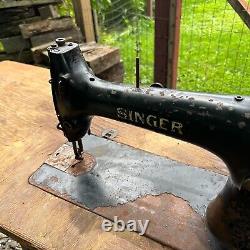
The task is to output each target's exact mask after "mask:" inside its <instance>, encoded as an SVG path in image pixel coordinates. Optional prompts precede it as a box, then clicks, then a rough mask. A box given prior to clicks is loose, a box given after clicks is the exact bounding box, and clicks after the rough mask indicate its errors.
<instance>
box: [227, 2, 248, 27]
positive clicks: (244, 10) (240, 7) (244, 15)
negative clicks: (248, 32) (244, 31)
mask: <svg viewBox="0 0 250 250" xmlns="http://www.w3.org/2000/svg"><path fill="white" fill-rule="evenodd" d="M228 2H229V4H230V5H231V6H232V7H233V9H234V10H235V11H236V12H237V14H238V15H239V16H240V18H241V19H242V21H243V22H244V23H245V24H246V25H247V27H248V28H249V29H250V3H248V2H247V1H245V0H228Z"/></svg>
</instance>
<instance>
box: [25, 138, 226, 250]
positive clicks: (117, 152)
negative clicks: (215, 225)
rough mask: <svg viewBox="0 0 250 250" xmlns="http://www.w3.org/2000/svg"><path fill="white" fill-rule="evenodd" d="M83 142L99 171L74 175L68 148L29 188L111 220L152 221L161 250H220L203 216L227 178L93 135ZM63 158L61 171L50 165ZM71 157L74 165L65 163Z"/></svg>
mask: <svg viewBox="0 0 250 250" xmlns="http://www.w3.org/2000/svg"><path fill="white" fill-rule="evenodd" d="M84 139H85V141H84V145H85V150H86V151H88V154H89V155H93V156H94V157H95V160H96V165H95V166H94V165H91V164H89V166H92V167H93V166H94V167H93V168H92V169H91V170H90V168H89V171H85V172H84V171H83V172H81V173H80V174H78V175H74V174H72V173H71V174H70V172H69V171H68V169H72V167H70V168H68V166H69V165H70V164H71V163H70V164H69V162H71V161H72V159H73V158H74V153H73V149H72V147H71V146H70V144H69V145H68V144H66V145H63V146H62V147H61V148H60V149H59V150H57V151H56V152H55V153H54V154H53V155H52V156H51V157H50V160H47V161H46V163H45V164H43V165H42V166H41V167H40V168H39V169H38V170H37V171H36V172H35V173H34V174H33V175H32V176H31V177H30V183H31V184H33V185H35V186H38V187H39V188H41V189H43V190H45V191H47V192H50V193H53V194H54V195H56V196H59V197H61V198H63V199H65V200H68V201H70V202H72V203H75V204H77V205H79V206H82V207H84V208H87V209H89V210H91V211H94V212H95V213H97V214H99V215H101V216H103V217H105V218H109V219H111V220H113V218H114V216H118V217H119V218H122V219H123V220H124V221H125V222H127V221H128V220H130V219H136V220H139V219H140V220H145V219H149V220H150V225H149V228H148V231H147V232H146V235H147V236H148V237H150V238H152V239H154V240H157V241H158V242H161V243H162V244H165V245H169V246H174V247H176V248H177V249H199V250H201V249H217V244H215V241H214V239H213V238H212V236H211V235H210V234H209V232H208V230H207V228H206V225H205V223H204V218H203V215H204V213H205V209H206V207H207V205H208V203H209V202H210V200H211V199H213V198H214V197H215V196H216V194H217V193H218V192H219V191H220V190H221V189H222V188H223V186H224V184H225V182H226V179H227V177H225V176H223V175H219V174H216V173H214V172H210V171H206V170H203V169H199V168H194V167H191V166H187V165H184V164H181V163H179V162H176V161H172V160H169V159H166V158H164V157H160V156H157V155H154V154H151V153H148V152H145V151H142V150H138V149H134V148H131V147H129V146H126V145H122V144H119V143H116V142H113V141H110V140H106V139H103V138H99V137H96V136H93V135H90V136H85V138H84ZM58 153H59V154H58ZM59 155H61V156H60V157H59V158H58V160H59V162H61V165H60V164H59V163H57V166H58V165H59V169H58V168H57V167H55V165H54V166H50V165H48V164H54V163H55V161H56V158H57V157H58V156H59ZM67 155H71V157H69V158H71V161H65V160H63V157H67ZM51 159H53V160H51ZM90 159H92V158H90ZM90 162H92V160H90ZM86 163H87V164H88V162H86ZM82 164H83V165H84V163H82ZM83 168H84V167H83ZM63 169H64V170H63ZM177 197H179V198H177ZM177 235H179V237H180V238H181V239H180V240H178V241H176V237H177Z"/></svg>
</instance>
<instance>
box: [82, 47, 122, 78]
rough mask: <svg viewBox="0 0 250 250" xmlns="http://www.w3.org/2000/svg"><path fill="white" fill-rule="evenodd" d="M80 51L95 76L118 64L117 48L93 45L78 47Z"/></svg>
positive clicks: (118, 54)
mask: <svg viewBox="0 0 250 250" xmlns="http://www.w3.org/2000/svg"><path fill="white" fill-rule="evenodd" d="M80 49H81V51H82V52H83V54H84V57H85V59H86V61H87V62H88V63H89V66H90V67H91V68H92V70H93V71H94V72H95V74H99V73H101V72H103V71H105V70H107V69H109V68H111V67H112V66H114V65H115V64H117V63H119V62H120V51H119V49H118V48H113V47H110V46H105V45H99V44H95V43H93V44H83V45H80Z"/></svg>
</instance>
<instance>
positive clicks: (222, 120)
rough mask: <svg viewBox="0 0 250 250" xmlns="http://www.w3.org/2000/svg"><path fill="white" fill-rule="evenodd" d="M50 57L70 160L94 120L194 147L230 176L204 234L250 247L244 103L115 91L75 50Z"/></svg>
mask: <svg viewBox="0 0 250 250" xmlns="http://www.w3.org/2000/svg"><path fill="white" fill-rule="evenodd" d="M48 52H49V58H50V65H51V78H52V79H51V87H52V93H53V100H54V105H55V110H56V114H57V116H58V119H59V125H58V128H59V129H61V130H62V131H63V132H64V135H65V136H66V137H67V139H68V140H69V141H70V142H73V146H74V151H75V155H76V158H78V159H79V158H81V152H82V150H83V149H82V145H81V138H82V137H83V136H84V135H85V134H86V133H87V132H88V131H89V129H90V124H91V119H92V116H95V115H97V116H104V117H108V118H111V119H115V120H118V121H121V122H125V123H129V124H132V125H135V126H138V127H142V128H145V129H149V130H152V131H155V132H158V133H161V134H164V135H168V136H171V137H174V138H177V139H181V140H184V141H187V142H190V143H192V144H196V145H199V146H201V147H203V148H205V149H207V150H209V151H211V152H213V153H214V154H216V155H217V156H219V157H220V158H221V159H222V160H223V161H224V162H225V163H226V164H227V167H228V169H229V171H230V178H229V180H228V182H227V184H226V186H225V188H224V190H223V191H222V192H221V194H220V195H219V196H218V197H217V198H216V199H215V200H214V201H213V202H212V203H211V204H210V205H209V207H208V210H207V221H208V225H209V228H210V229H211V231H212V232H213V233H214V235H215V236H216V237H217V238H218V239H219V240H220V241H222V242H223V243H224V244H226V245H227V246H232V245H235V244H236V243H235V242H240V243H237V244H238V245H239V244H245V245H246V242H248V244H250V243H249V237H250V228H249V225H250V203H249V201H250V198H249V197H250V193H249V191H250V184H249V183H250V158H249V155H248V154H249V149H250V98H249V97H241V96H226V95H209V94H204V93H191V92H181V91H176V90H169V89H164V88H155V87H150V88H146V89H142V88H133V87H128V86H123V85H114V84H112V83H110V82H107V81H103V80H101V79H98V78H97V77H96V76H95V75H94V74H93V72H92V71H91V69H90V68H89V67H88V66H87V64H86V62H85V60H84V58H83V57H82V55H81V51H80V49H79V47H78V45H77V44H75V43H65V41H64V39H57V44H55V45H53V46H51V47H49V48H48ZM77 142H78V144H79V145H78V146H77ZM190 181H191V180H190ZM231 204H233V206H231Z"/></svg>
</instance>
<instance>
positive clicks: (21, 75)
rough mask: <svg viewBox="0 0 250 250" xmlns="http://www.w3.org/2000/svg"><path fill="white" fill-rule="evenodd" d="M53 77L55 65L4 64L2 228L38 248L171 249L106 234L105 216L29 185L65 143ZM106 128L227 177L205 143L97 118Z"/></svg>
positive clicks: (0, 87)
mask: <svg viewBox="0 0 250 250" xmlns="http://www.w3.org/2000/svg"><path fill="white" fill-rule="evenodd" d="M48 80H49V71H48V70H47V69H44V68H39V67H35V66H30V65H25V64H20V63H16V62H9V61H5V62H1V63H0V125H1V129H0V159H1V163H0V211H1V212H0V231H3V232H4V233H7V234H8V235H10V236H12V237H14V238H15V239H17V240H18V241H19V242H21V243H22V244H23V245H26V246H29V247H30V248H35V249H171V247H166V246H162V245H161V244H159V243H157V242H154V241H153V240H151V239H148V238H146V237H141V236H139V235H137V234H136V233H130V232H127V231H125V232H123V233H114V232H108V233H106V232H103V231H102V230H101V223H102V218H101V217H100V216H97V215H96V214H94V213H91V212H89V211H87V210H85V209H83V208H80V207H77V206H75V205H73V204H71V203H69V202H66V201H64V200H62V199H60V198H57V197H55V196H53V195H51V194H49V193H46V192H44V191H42V190H40V189H38V188H36V187H34V186H31V185H30V184H28V178H29V176H30V175H31V174H32V173H33V172H34V171H35V170H36V169H37V168H39V166H40V165H41V164H42V163H43V162H44V161H45V160H46V159H47V158H48V156H49V155H50V154H51V153H52V152H54V151H55V150H56V149H57V148H59V147H60V146H61V145H62V144H63V143H64V142H65V138H64V137H63V135H62V133H60V132H59V131H58V130H56V128H55V127H56V124H57V120H56V116H55V113H54V108H53V104H52V98H51V94H50V86H49V84H48ZM104 128H115V129H117V130H118V137H117V138H116V140H117V141H119V142H122V143H125V144H129V145H131V146H133V147H137V148H141V149H143V150H147V151H150V152H153V153H156V154H159V155H164V156H168V157H170V158H172V159H178V160H180V161H182V162H188V163H189V164H193V165H195V166H198V167H202V168H206V169H210V170H213V171H216V172H219V173H225V174H226V170H225V166H224V164H223V163H222V162H221V161H220V160H219V159H218V158H217V157H215V156H214V155H212V154H210V153H208V152H207V151H205V150H202V149H200V148H198V147H195V146H192V145H190V144H187V143H184V142H181V141H177V140H173V139H170V138H168V137H165V136H161V135H158V134H156V133H152V132H147V131H145V130H143V129H138V128H135V127H132V126H129V125H125V124H122V123H118V122H114V121H110V120H107V119H104V118H95V119H94V121H93V124H92V131H93V132H94V133H96V134H100V133H101V132H102V130H103V129H104Z"/></svg>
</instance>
